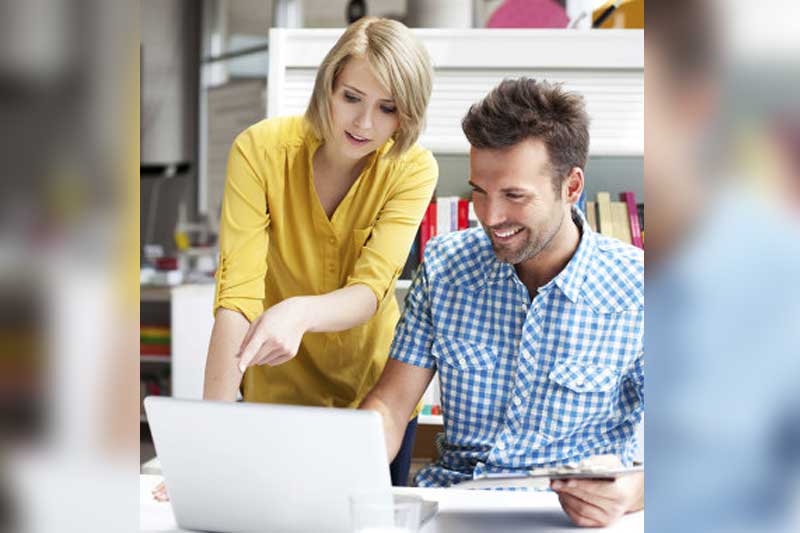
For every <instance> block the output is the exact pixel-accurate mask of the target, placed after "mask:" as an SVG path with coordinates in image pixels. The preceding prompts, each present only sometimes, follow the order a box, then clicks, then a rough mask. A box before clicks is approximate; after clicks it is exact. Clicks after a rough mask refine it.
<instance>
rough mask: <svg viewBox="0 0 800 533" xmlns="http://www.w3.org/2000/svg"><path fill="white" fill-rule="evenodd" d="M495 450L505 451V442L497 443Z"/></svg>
mask: <svg viewBox="0 0 800 533" xmlns="http://www.w3.org/2000/svg"><path fill="white" fill-rule="evenodd" d="M497 449H499V450H505V449H506V442H505V441H503V440H501V441H500V442H498V443H497Z"/></svg>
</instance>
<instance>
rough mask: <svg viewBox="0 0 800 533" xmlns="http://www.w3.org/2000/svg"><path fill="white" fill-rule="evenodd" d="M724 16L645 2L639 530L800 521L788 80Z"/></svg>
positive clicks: (798, 314)
mask: <svg viewBox="0 0 800 533" xmlns="http://www.w3.org/2000/svg"><path fill="white" fill-rule="evenodd" d="M768 4H769V3H768ZM723 7H724V8H725V13H724V15H725V17H726V20H727V22H726V24H730V27H729V26H727V25H724V26H719V27H714V25H712V21H714V23H717V22H718V21H719V20H720V17H719V16H717V14H716V13H712V10H713V6H712V4H711V3H710V2H702V1H700V0H677V1H675V0H673V1H671V2H655V1H654V2H650V3H648V8H647V23H646V27H647V31H646V36H645V39H646V43H645V44H646V46H645V63H646V70H645V75H646V77H647V79H646V86H647V90H646V93H645V98H646V104H645V105H646V109H647V121H646V127H647V131H646V134H645V139H646V157H645V184H646V188H647V196H648V202H649V203H648V208H647V213H648V221H647V222H648V223H647V233H646V237H645V239H646V241H645V246H646V261H647V267H646V282H645V285H646V294H647V304H646V326H645V331H646V336H647V337H646V342H647V350H648V353H649V356H648V361H647V364H646V373H647V381H648V388H649V393H648V394H649V396H650V398H651V401H650V404H649V407H648V409H649V412H648V419H647V426H646V427H647V446H646V447H645V451H646V464H647V481H646V499H647V501H648V507H649V509H648V512H647V514H646V520H647V531H648V532H650V531H654V532H661V531H665V532H666V531H669V532H673V531H682V532H684V533H688V532H694V531H698V532H699V531H702V532H710V531H725V532H731V531H797V530H798V527H800V523H798V514H797V512H796V511H794V510H793V509H794V508H795V507H797V502H798V486H799V484H798V478H800V476H799V475H798V467H800V460H799V459H800V429H798V428H800V402H799V401H798V395H797V377H798V375H799V374H800V372H798V370H800V353H798V352H800V284H799V283H798V281H797V276H798V274H800V231H799V230H798V221H800V210H798V209H797V205H798V203H797V201H796V198H797V196H796V191H797V184H798V168H797V158H796V154H797V145H796V144H794V145H793V143H796V139H797V136H796V134H795V135H792V134H790V133H788V132H796V131H797V129H796V127H795V126H796V122H795V123H794V126H792V125H791V124H792V123H791V118H790V117H791V116H794V117H795V120H796V119H797V118H798V117H800V115H798V114H797V113H796V110H793V109H791V108H790V107H789V104H790V103H791V99H794V100H795V101H796V97H793V96H790V95H791V94H794V95H796V94H798V92H797V90H798V87H797V86H798V85H800V84H798V83H797V80H787V79H786V78H785V76H783V75H782V73H783V72H784V71H786V70H788V68H787V67H789V66H790V65H783V64H781V63H780V61H779V60H778V61H775V58H776V57H779V54H772V53H770V59H771V61H766V58H765V57H761V56H760V54H758V53H757V51H754V50H753V49H752V48H751V49H749V50H748V54H751V53H752V54H754V55H753V56H749V55H748V56H742V55H740V54H738V52H737V50H742V49H744V47H738V46H737V43H736V42H733V41H724V40H723V39H722V37H723V35H724V32H725V30H731V31H733V28H734V27H735V31H736V32H741V31H742V29H743V28H745V29H746V28H747V25H742V24H741V21H740V20H739V19H737V18H736V16H734V17H733V18H730V17H729V16H730V15H731V13H733V14H734V15H735V13H736V12H737V11H738V8H739V7H740V6H739V5H738V2H732V3H730V4H727V3H726V5H725V6H723ZM758 9H759V10H762V9H766V10H768V9H773V10H774V11H773V17H775V18H777V17H781V16H787V15H788V14H787V13H785V11H783V10H782V9H781V8H779V7H777V6H776V7H773V6H770V7H766V6H762V5H759V7H758ZM743 38H745V37H744V35H741V34H739V35H737V39H739V43H741V39H743ZM758 41H759V42H764V41H763V39H758ZM722 43H724V44H723V46H720V44H722ZM718 51H724V52H725V54H726V55H725V57H723V56H721V55H720V54H719V53H718ZM795 57H797V55H795ZM748 65H757V67H756V69H755V70H753V71H750V70H749V68H750V67H748ZM766 65H770V66H766ZM777 80H781V82H777ZM723 81H724V83H723ZM792 83H794V89H791V90H787V89H786V86H787V84H789V85H790V86H791V84H792ZM759 99H760V100H759ZM776 117H780V119H777V118H776ZM793 139H794V140H793ZM792 146H794V149H792V148H791V147H792ZM793 515H794V516H793Z"/></svg>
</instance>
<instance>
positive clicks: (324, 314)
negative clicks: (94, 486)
mask: <svg viewBox="0 0 800 533" xmlns="http://www.w3.org/2000/svg"><path fill="white" fill-rule="evenodd" d="M431 84H432V68H431V64H430V59H429V57H428V54H427V52H426V51H425V49H424V48H423V46H422V45H421V44H420V43H419V42H418V41H417V40H416V39H415V38H414V37H413V35H412V34H411V32H410V31H409V30H408V28H406V27H405V26H403V25H402V24H401V23H399V22H395V21H392V20H386V19H380V18H363V19H360V20H358V21H357V22H355V23H354V24H352V25H351V26H349V27H348V28H347V30H346V31H345V33H344V34H343V35H342V37H341V38H340V39H339V41H338V42H337V43H336V45H335V46H334V47H333V49H331V50H330V52H329V53H328V55H327V56H326V57H325V59H324V61H323V62H322V65H321V66H320V68H319V70H318V72H317V77H316V82H315V85H314V91H313V94H312V96H311V101H310V103H309V105H308V108H307V110H306V113H305V116H302V117H300V116H298V117H279V118H273V119H268V120H264V121H262V122H259V123H258V124H255V125H254V126H252V127H250V128H248V129H247V130H245V131H244V132H243V133H242V134H240V135H239V136H238V137H237V139H236V141H235V142H234V144H233V147H232V149H231V153H230V159H229V162H228V176H227V182H226V186H225V195H224V201H223V205H222V215H221V227H220V265H219V269H218V271H217V292H216V299H215V304H214V312H215V322H214V329H213V331H212V335H211V343H210V347H209V351H208V358H207V362H206V374H205V385H204V391H203V396H204V398H206V399H213V400H230V401H232V400H234V399H235V398H236V393H237V390H239V388H240V385H241V390H242V393H243V396H244V399H245V401H254V402H272V403H288V404H299V405H317V406H332V407H353V408H355V407H358V405H359V404H360V403H361V401H362V400H363V399H364V397H365V396H366V394H367V393H368V392H369V390H370V389H371V388H372V387H373V385H375V383H376V382H377V381H378V378H379V377H380V375H381V371H382V370H383V367H384V364H385V363H386V360H387V356H388V353H389V347H390V344H391V341H392V337H393V333H394V327H395V325H396V323H397V320H398V319H399V311H398V307H397V302H396V300H395V298H394V287H395V281H396V279H397V277H398V275H399V273H400V271H401V270H402V267H403V265H404V263H405V261H406V258H407V255H408V250H409V248H410V246H411V243H412V241H413V239H414V236H415V234H416V232H417V227H418V226H419V223H420V221H421V219H422V216H423V214H424V211H425V209H426V206H427V205H428V203H429V201H430V199H431V196H432V194H433V190H434V187H435V185H436V180H437V175H438V169H437V165H436V161H435V160H434V158H433V156H432V155H431V153H430V152H429V151H428V150H425V149H423V148H421V147H420V146H419V145H417V144H415V143H416V141H417V138H418V137H419V135H420V132H421V130H422V128H423V123H424V115H425V109H426V107H427V104H428V99H429V97H430V93H431ZM418 411H419V406H418V408H417V411H416V412H415V413H414V418H412V421H411V422H410V423H409V428H408V431H407V434H406V442H405V449H403V450H401V452H400V453H399V454H398V459H396V460H395V461H394V462H393V463H392V480H393V483H395V484H399V485H405V484H406V480H407V478H408V469H409V460H410V454H411V447H412V445H413V437H414V433H415V428H416V414H417V413H418ZM320 445H323V443H320ZM161 495H162V496H163V490H162V491H161Z"/></svg>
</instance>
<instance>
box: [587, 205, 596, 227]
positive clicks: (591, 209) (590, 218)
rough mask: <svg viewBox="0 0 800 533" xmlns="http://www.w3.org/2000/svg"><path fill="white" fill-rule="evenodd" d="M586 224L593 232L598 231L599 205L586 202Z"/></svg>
mask: <svg viewBox="0 0 800 533" xmlns="http://www.w3.org/2000/svg"><path fill="white" fill-rule="evenodd" d="M586 222H588V223H589V227H590V228H592V231H597V204H596V203H595V202H586Z"/></svg>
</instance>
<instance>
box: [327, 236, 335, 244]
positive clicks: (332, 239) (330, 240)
mask: <svg viewBox="0 0 800 533" xmlns="http://www.w3.org/2000/svg"><path fill="white" fill-rule="evenodd" d="M328 242H329V243H331V244H332V245H333V244H336V239H335V238H333V237H331V238H330V239H328Z"/></svg>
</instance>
